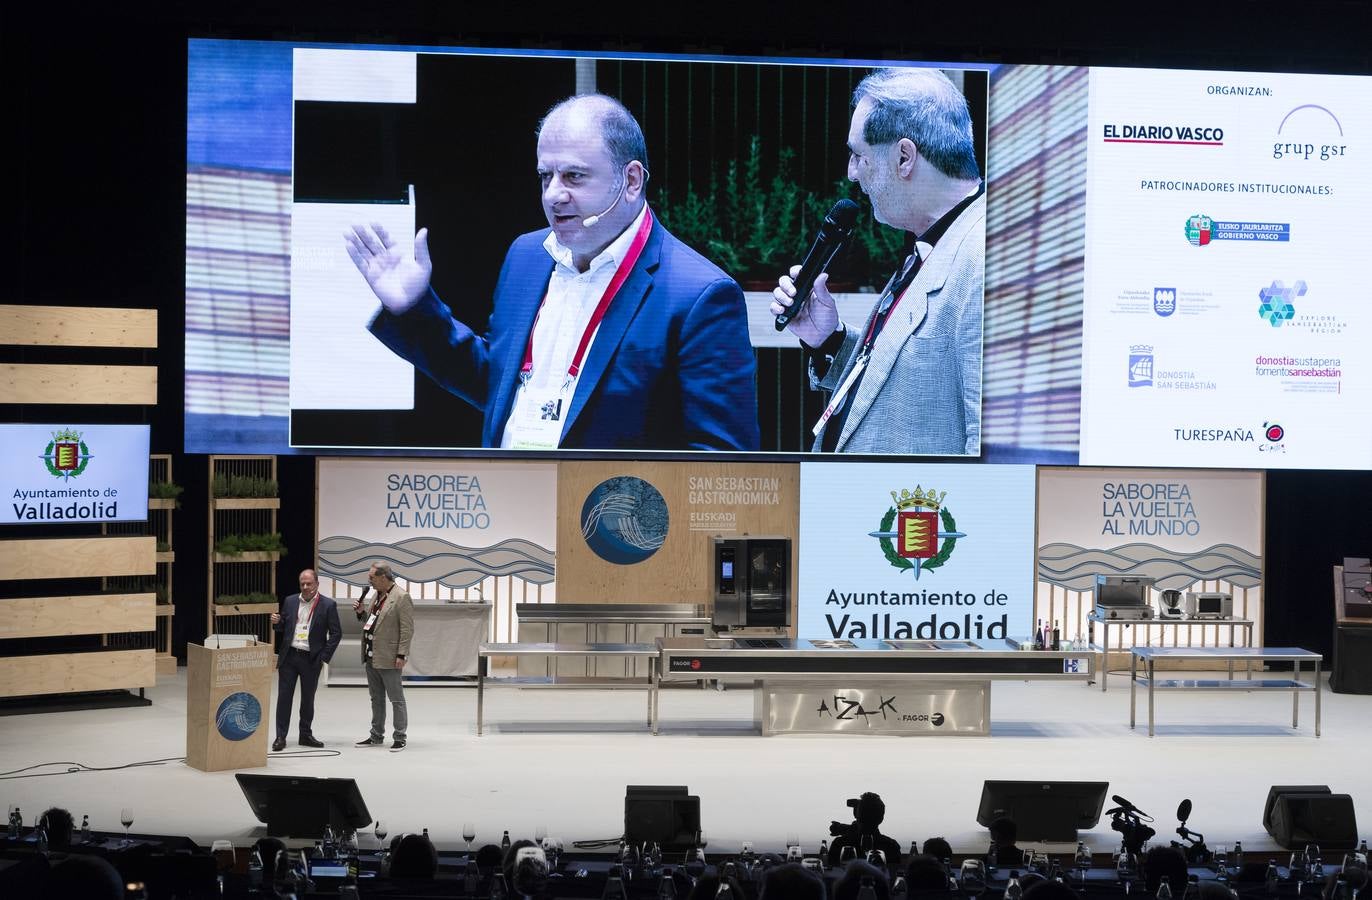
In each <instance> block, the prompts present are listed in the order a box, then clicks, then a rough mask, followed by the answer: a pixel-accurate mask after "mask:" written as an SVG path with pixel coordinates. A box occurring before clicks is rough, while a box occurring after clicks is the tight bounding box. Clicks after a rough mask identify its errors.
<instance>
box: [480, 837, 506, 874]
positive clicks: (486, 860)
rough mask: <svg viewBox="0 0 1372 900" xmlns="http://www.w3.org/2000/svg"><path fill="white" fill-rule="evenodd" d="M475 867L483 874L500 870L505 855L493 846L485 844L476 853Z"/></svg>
mask: <svg viewBox="0 0 1372 900" xmlns="http://www.w3.org/2000/svg"><path fill="white" fill-rule="evenodd" d="M475 858H476V867H477V868H478V869H480V870H481V871H483V872H489V871H491V870H492V869H498V868H500V866H501V864H502V863H504V862H505V854H504V852H503V851H501V849H500V848H499V847H497V846H496V845H495V844H485V845H484V846H482V847H481V848H480V849H479V850H477V851H476V855H475Z"/></svg>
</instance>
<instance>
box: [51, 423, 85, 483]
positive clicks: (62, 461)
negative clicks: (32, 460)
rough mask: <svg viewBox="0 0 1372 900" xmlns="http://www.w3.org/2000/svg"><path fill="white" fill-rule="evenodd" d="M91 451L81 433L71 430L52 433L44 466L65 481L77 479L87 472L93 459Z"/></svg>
mask: <svg viewBox="0 0 1372 900" xmlns="http://www.w3.org/2000/svg"><path fill="white" fill-rule="evenodd" d="M92 458H93V457H92V456H91V452H90V449H89V448H88V447H87V446H86V442H85V441H83V440H81V432H79V431H75V430H73V429H70V428H64V429H62V430H61V431H54V432H53V433H52V440H51V441H49V442H48V446H47V447H46V448H45V449H44V450H43V456H42V459H43V464H44V465H46V466H47V467H48V473H49V474H50V475H52V476H53V477H55V478H61V479H62V480H64V481H67V480H70V479H72V478H75V477H76V476H78V475H80V474H81V473H82V472H84V471H86V466H87V464H89V463H90V461H91V459H92Z"/></svg>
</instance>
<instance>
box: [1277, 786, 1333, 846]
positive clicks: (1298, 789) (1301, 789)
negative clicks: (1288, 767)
mask: <svg viewBox="0 0 1372 900" xmlns="http://www.w3.org/2000/svg"><path fill="white" fill-rule="evenodd" d="M1332 793H1334V792H1333V791H1331V790H1330V789H1329V785H1327V784H1274V785H1272V787H1271V788H1269V789H1268V791H1267V801H1266V802H1265V803H1263V805H1262V827H1263V828H1265V829H1267V833H1268V834H1270V835H1272V836H1273V837H1276V836H1277V833H1276V832H1275V831H1273V830H1272V814H1273V813H1274V812H1275V811H1276V809H1277V798H1278V797H1280V796H1281V795H1282V794H1332Z"/></svg>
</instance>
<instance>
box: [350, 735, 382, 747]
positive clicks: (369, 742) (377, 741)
mask: <svg viewBox="0 0 1372 900" xmlns="http://www.w3.org/2000/svg"><path fill="white" fill-rule="evenodd" d="M353 746H354V747H384V746H386V739H385V738H379V737H372V736H371V735H368V736H367V737H364V738H363V739H362V740H360V741H358V742H357V743H356V744H353Z"/></svg>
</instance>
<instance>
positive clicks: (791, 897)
mask: <svg viewBox="0 0 1372 900" xmlns="http://www.w3.org/2000/svg"><path fill="white" fill-rule="evenodd" d="M757 896H758V900H825V897H824V880H823V879H822V878H820V877H819V876H818V875H816V874H815V873H814V872H811V871H810V870H809V869H807V868H805V867H804V866H802V865H801V864H800V863H786V864H784V865H780V866H775V867H773V868H771V869H769V870H768V871H767V876H766V877H765V878H764V879H763V880H762V890H761V892H759V893H758V895H757Z"/></svg>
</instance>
